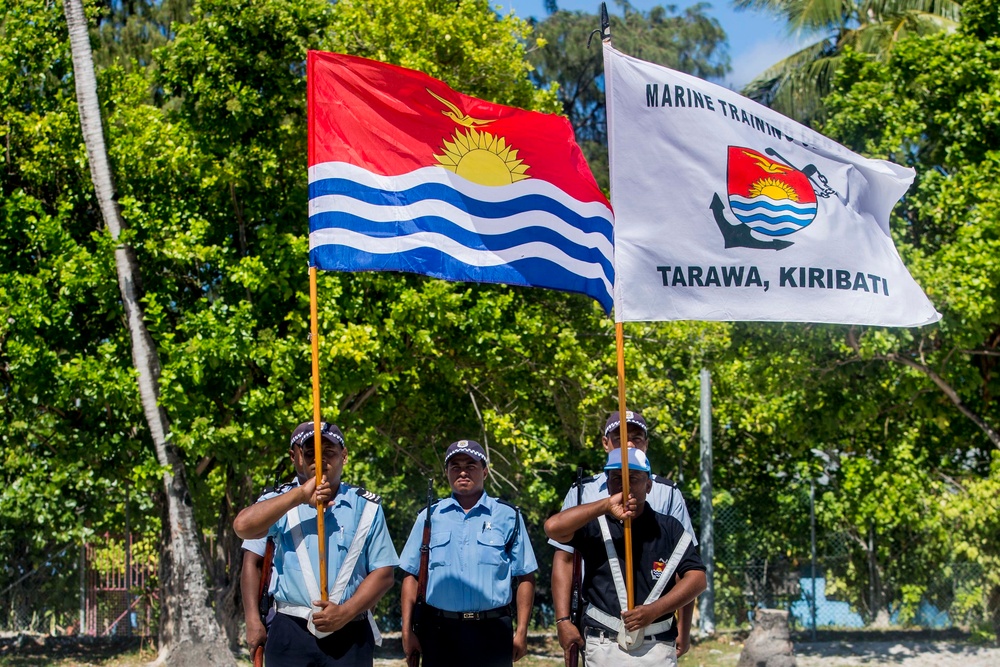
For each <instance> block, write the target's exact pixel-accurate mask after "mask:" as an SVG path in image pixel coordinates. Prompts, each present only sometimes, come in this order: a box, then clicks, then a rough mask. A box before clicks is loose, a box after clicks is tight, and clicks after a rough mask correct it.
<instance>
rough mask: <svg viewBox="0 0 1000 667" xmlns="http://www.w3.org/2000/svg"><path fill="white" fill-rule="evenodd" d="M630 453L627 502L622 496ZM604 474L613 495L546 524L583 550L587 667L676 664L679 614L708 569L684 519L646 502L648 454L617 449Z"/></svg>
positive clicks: (702, 586) (561, 538)
mask: <svg viewBox="0 0 1000 667" xmlns="http://www.w3.org/2000/svg"><path fill="white" fill-rule="evenodd" d="M624 452H627V456H628V462H629V491H630V493H629V498H628V500H625V499H624V498H623V496H622V456H623V455H626V454H624ZM604 469H605V471H607V472H608V492H609V493H610V494H611V495H610V497H608V498H602V499H600V500H596V501H594V502H590V503H585V504H583V505H578V506H576V507H571V508H569V509H566V510H564V511H562V512H559V513H558V514H556V515H554V516H552V517H549V519H548V521H546V522H545V532H546V534H547V535H548V536H549V537H550V538H552V539H554V540H556V541H557V542H561V543H563V544H569V545H570V546H572V547H573V548H574V549H579V551H580V555H581V556H582V557H583V564H584V579H583V592H584V596H585V597H586V599H587V600H588V605H587V608H586V610H585V611H584V635H585V638H586V645H585V656H586V663H587V666H588V667H605V666H607V667H612V666H615V667H617V666H618V665H629V666H631V665H636V666H639V665H641V666H643V667H645V666H647V665H648V666H650V667H652V666H653V665H656V666H661V665H668V666H669V665H676V664H677V651H676V638H677V628H676V623H675V612H676V611H677V610H679V609H681V608H682V607H684V606H685V605H687V604H689V603H691V602H693V601H694V600H695V599H696V598H697V597H698V595H699V594H701V593H702V591H704V590H705V588H706V579H705V566H704V565H703V564H702V562H701V558H699V557H698V554H697V552H696V551H695V549H694V545H693V543H692V539H691V535H690V534H689V533H688V532H687V531H685V529H684V526H683V525H682V524H681V523H680V521H678V520H677V519H676V518H675V517H672V516H666V515H663V514H659V513H657V512H655V511H653V510H652V508H650V506H649V504H648V503H647V502H646V495H647V494H648V493H649V491H650V490H651V489H652V485H653V482H652V480H651V479H650V467H649V461H648V459H647V458H646V455H645V454H643V452H642V451H640V450H638V449H633V448H626V449H615V450H613V451H612V452H611V453H610V454H608V460H607V464H606V465H605V467H604ZM626 518H629V519H631V520H632V568H633V579H634V588H633V592H634V595H635V601H636V604H635V605H634V606H633V608H632V609H628V604H627V591H626V589H625V576H624V575H623V570H624V564H625V558H624V553H625V539H624V520H625V519H626ZM675 575H676V579H675ZM640 600H641V602H640Z"/></svg>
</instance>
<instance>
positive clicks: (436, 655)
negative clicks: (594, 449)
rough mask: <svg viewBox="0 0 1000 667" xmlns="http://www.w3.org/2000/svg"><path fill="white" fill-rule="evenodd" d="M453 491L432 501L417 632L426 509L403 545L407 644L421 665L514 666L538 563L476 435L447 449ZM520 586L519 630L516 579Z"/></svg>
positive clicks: (524, 639) (523, 642)
mask: <svg viewBox="0 0 1000 667" xmlns="http://www.w3.org/2000/svg"><path fill="white" fill-rule="evenodd" d="M445 469H446V471H447V473H448V483H449V484H450V485H451V491H452V493H451V496H450V497H448V498H443V499H441V500H439V501H438V502H436V503H434V505H433V506H432V508H431V537H430V545H429V546H430V556H429V560H428V570H427V593H426V606H425V607H424V611H423V616H422V618H421V620H420V628H419V629H418V633H419V634H414V632H413V627H412V620H413V609H414V605H415V603H416V600H417V575H418V574H419V570H420V546H421V542H422V540H423V525H424V515H425V514H426V512H427V510H426V509H425V510H424V511H423V512H421V513H420V515H419V516H418V517H417V520H416V522H415V523H414V524H413V529H412V530H411V531H410V537H409V539H408V540H407V541H406V546H405V547H403V553H402V556H401V558H400V565H399V566H400V568H401V569H402V570H403V571H404V572H406V577H405V578H404V579H403V591H402V596H401V604H402V611H403V651H404V652H405V653H406V656H407V658H409V657H410V656H411V655H413V653H415V652H420V654H421V657H422V659H423V664H424V667H454V666H455V665H467V664H473V663H474V664H476V665H477V667H510V666H511V665H512V663H513V662H515V661H517V660H519V659H521V658H522V657H523V656H524V655H525V653H527V650H528V648H527V647H528V623H529V621H530V620H531V607H532V603H533V602H534V597H535V575H534V572H535V570H537V569H538V564H537V563H536V561H535V554H534V551H533V550H532V548H531V542H530V541H529V540H528V533H527V531H526V530H525V528H524V521H523V519H521V516H520V515H521V513H520V511H518V510H517V509H516V508H514V507H513V506H511V505H510V504H508V503H505V502H503V501H500V500H497V499H495V498H491V497H490V496H489V495H488V494H487V493H486V491H485V490H484V482H485V480H486V477H487V475H488V474H489V467H488V462H487V459H486V452H485V451H484V450H483V448H482V446H481V445H480V444H479V443H478V442H475V441H473V440H459V441H458V442H454V443H452V444H451V445H450V446H449V447H448V450H447V452H446V453H445ZM512 580H513V581H514V582H515V586H516V589H517V592H516V595H514V596H513V599H514V600H515V602H516V613H517V632H516V633H514V631H513V623H512V618H511V608H510V605H511V599H512V592H511V581H512Z"/></svg>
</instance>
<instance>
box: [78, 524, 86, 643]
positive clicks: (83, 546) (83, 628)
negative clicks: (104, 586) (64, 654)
mask: <svg viewBox="0 0 1000 667" xmlns="http://www.w3.org/2000/svg"><path fill="white" fill-rule="evenodd" d="M86 632H87V543H86V542H84V543H82V544H81V545H80V631H79V632H77V634H78V635H83V634H85V633H86Z"/></svg>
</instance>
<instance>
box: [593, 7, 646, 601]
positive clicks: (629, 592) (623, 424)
mask: <svg viewBox="0 0 1000 667" xmlns="http://www.w3.org/2000/svg"><path fill="white" fill-rule="evenodd" d="M600 32H601V42H603V43H604V44H611V20H610V18H609V17H608V5H607V4H606V3H604V2H602V3H601V30H600ZM592 34H593V33H592ZM588 46H589V43H588ZM617 296H618V290H617V289H616V290H615V297H616V298H615V311H616V312H617V311H618V303H617V301H618V300H617ZM615 347H616V349H617V353H618V418H619V424H618V442H619V443H620V444H621V449H622V498H623V499H624V501H625V503H626V506H627V504H628V494H629V488H628V486H629V485H628V482H629V479H628V420H627V419H626V418H625V329H624V324H623V323H622V322H615ZM625 594H626V599H627V601H628V609H629V610H631V609H632V608H634V607H635V574H634V573H633V572H632V519H625Z"/></svg>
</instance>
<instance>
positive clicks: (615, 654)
mask: <svg viewBox="0 0 1000 667" xmlns="http://www.w3.org/2000/svg"><path fill="white" fill-rule="evenodd" d="M586 639H587V645H586V648H585V653H584V660H585V663H586V667H619V666H621V665H628V667H647V666H648V667H677V647H676V646H675V645H674V642H657V641H653V640H652V639H647V640H645V641H644V642H643V643H642V646H640V647H639V648H637V649H636V650H634V651H624V650H622V648H621V647H620V646H619V645H618V642H617V641H616V640H615V639H613V638H610V637H590V636H588V637H587V638H586Z"/></svg>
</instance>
